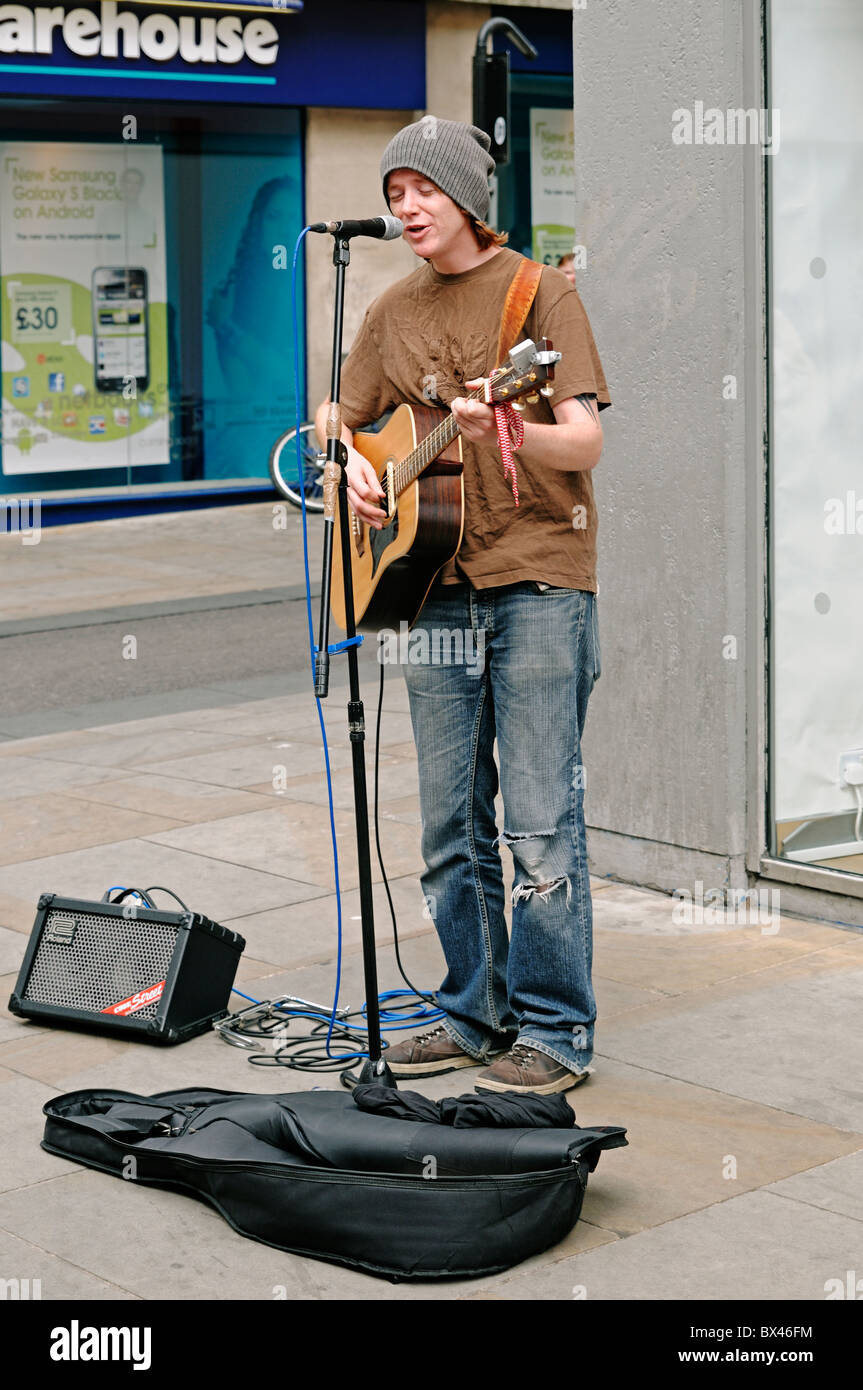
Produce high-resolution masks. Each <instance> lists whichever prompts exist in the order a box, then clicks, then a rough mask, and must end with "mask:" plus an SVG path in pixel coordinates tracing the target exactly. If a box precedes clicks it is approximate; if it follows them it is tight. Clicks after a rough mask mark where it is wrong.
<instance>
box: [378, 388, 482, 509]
mask: <svg viewBox="0 0 863 1390" xmlns="http://www.w3.org/2000/svg"><path fill="white" fill-rule="evenodd" d="M482 392H483V388H482V387H481V386H480V387H477V389H476V390H474V391H471V393H470V395H469V396H467V397H466V398H465V399H466V400H469V401H477V400H480V399H481V398H482ZM458 433H459V427H458V425H457V424H456V419H455V416H454V415H452V414H450V415H448V416H447V418H446V419H445V420H441V422H440V424H439V425H435V428H434V429H433V430H431V431H430V432H429V433H428V434H427V435H426V437H425V439H423V440H422V441H421V442H420V443H419V444H418V445H417V447H416V448H415V449H413V450H412V451H411V453H409V454H406V455H405V457H404V458H403V459H402V460H401V461H400V462H399V463H397V464H396V466H395V468H394V469H393V482H394V484H395V491H396V496H397V497H398V496H399V494H400V493H402V492H404V490H405V488H406V487H407V486H408V484H409V483H412V482H414V481H415V480H416V479H417V478H418V477H419V475H420V473H422V471H423V469H424V468H428V466H429V464H430V463H431V462H432V461H433V460H434V459H436V458H437V456H438V454H441V453H443V451H444V449H445V448H446V447H447V445H448V444H451V443H452V441H453V440H454V439H455V437H456V435H457V434H458Z"/></svg>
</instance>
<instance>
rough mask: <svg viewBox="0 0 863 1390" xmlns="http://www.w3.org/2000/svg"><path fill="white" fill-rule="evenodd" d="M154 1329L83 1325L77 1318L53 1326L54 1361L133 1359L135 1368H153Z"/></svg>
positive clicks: (52, 1352)
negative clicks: (151, 1366) (67, 1323)
mask: <svg viewBox="0 0 863 1390" xmlns="http://www.w3.org/2000/svg"><path fill="white" fill-rule="evenodd" d="M151 1344H152V1329H151V1328H149V1327H82V1326H81V1324H80V1323H79V1321H78V1319H77V1318H73V1319H72V1322H71V1323H70V1324H69V1326H68V1327H54V1328H52V1330H51V1349H50V1355H51V1360H52V1361H131V1363H132V1369H133V1370H135V1371H149V1369H150V1363H151V1354H150V1353H151Z"/></svg>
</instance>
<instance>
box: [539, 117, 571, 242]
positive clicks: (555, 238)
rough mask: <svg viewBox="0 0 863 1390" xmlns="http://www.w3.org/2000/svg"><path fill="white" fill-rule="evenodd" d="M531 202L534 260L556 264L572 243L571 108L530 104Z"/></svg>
mask: <svg viewBox="0 0 863 1390" xmlns="http://www.w3.org/2000/svg"><path fill="white" fill-rule="evenodd" d="M530 203H531V222H532V224H533V250H532V255H533V258H534V260H536V261H541V262H542V263H543V264H545V265H557V262H558V261H559V260H560V258H561V256H568V255H570V253H571V252H572V248H573V245H574V243H575V134H574V126H573V118H572V111H569V110H566V109H560V110H557V109H554V108H548V109H544V108H542V107H535V106H534V107H531V111H530Z"/></svg>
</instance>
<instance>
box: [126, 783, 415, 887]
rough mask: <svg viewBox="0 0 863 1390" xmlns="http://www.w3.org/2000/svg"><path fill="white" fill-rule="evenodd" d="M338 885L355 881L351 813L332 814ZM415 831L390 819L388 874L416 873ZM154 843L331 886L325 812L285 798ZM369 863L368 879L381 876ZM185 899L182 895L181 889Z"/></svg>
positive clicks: (187, 828)
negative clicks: (266, 807)
mask: <svg viewBox="0 0 863 1390" xmlns="http://www.w3.org/2000/svg"><path fill="white" fill-rule="evenodd" d="M335 827H336V837H337V840H338V845H339V875H340V881H341V883H342V885H343V886H344V887H346V888H350V887H353V886H354V884H355V883H356V882H357V867H356V825H355V821H354V816H353V813H352V812H347V811H337V812H336V813H335ZM418 838H419V837H418V835H417V832H416V829H415V828H413V827H411V826H402V825H400V824H397V823H393V824H392V825H391V826H390V829H389V832H388V834H387V858H386V864H387V874H388V876H389V874H393V875H395V876H399V877H400V876H401V875H402V874H406V873H411V872H418V871H419V869H420V868H421V863H422V861H421V858H420V853H419V844H418ZM148 839H149V841H150V843H152V844H154V845H156V844H157V845H164V846H166V847H170V848H173V849H175V850H185V851H187V852H189V853H191V854H193V855H195V856H196V857H197V856H202V855H207V856H208V857H211V858H212V860H213V862H216V863H220V864H222V865H225V866H227V865H229V864H237V865H243V866H245V867H246V868H248V869H252V870H261V871H265V872H269V873H270V874H284V876H285V877H286V878H290V879H294V880H299V881H300V882H302V883H307V884H317V885H319V886H321V887H324V888H329V887H330V886H331V885H332V882H333V865H332V850H331V844H330V820H329V811H328V809H327V808H326V807H323V806H313V805H311V804H310V803H309V802H303V801H297V802H292V801H283V802H280V803H279V804H278V805H277V806H274V807H273V808H272V809H271V810H266V811H252V812H250V813H247V814H245V815H242V816H226V817H225V818H224V819H222V820H215V821H210V822H205V823H204V824H203V825H195V826H183V827H181V828H180V829H177V830H167V831H165V832H164V833H157V834H155V835H152V836H149V837H148ZM380 876H381V874H380V867H379V866H378V864H377V861H376V860H374V859H373V862H372V878H373V879H374V880H375V881H376V882H377V881H378V880H379V879H380ZM181 896H183V897H185V894H183V893H181Z"/></svg>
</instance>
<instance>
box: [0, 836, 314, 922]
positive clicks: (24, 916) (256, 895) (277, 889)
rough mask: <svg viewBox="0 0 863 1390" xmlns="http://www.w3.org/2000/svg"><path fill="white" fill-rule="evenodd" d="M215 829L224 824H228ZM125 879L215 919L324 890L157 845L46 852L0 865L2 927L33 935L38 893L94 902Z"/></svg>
mask: <svg viewBox="0 0 863 1390" xmlns="http://www.w3.org/2000/svg"><path fill="white" fill-rule="evenodd" d="M264 814H265V815H266V814H271V813H269V812H264ZM237 819H238V820H239V821H242V820H245V819H246V817H245V816H241V817H238V818H237ZM211 824H212V825H223V824H224V821H218V820H217V821H213V822H211ZM204 848H206V846H204ZM124 881H125V882H126V883H127V884H132V885H138V886H139V887H143V888H146V887H147V886H148V885H150V884H154V883H163V884H166V886H167V887H168V888H173V889H174V891H175V892H178V893H179V894H180V897H181V898H183V899H184V901H186V902H188V903H190V904H194V908H195V911H196V912H203V913H204V915H205V916H206V917H212V918H213V919H214V920H215V921H219V920H220V918H221V917H236V916H239V915H240V914H241V913H247V912H261V911H265V910H266V909H267V908H271V907H282V906H283V905H284V904H285V903H292V902H299V901H301V900H302V899H305V898H314V897H318V896H319V894H320V886H319V885H316V884H314V883H307V882H300V881H299V880H296V879H291V878H290V877H289V876H288V875H287V874H286V873H285V874H282V873H279V872H272V873H269V872H266V871H265V870H253V869H246V868H243V867H242V866H241V865H239V864H236V863H233V862H230V863H228V862H223V861H221V860H219V859H218V858H213V857H205V855H204V854H200V853H191V852H184V851H183V850H181V849H175V848H172V847H171V846H169V845H162V844H156V843H155V842H154V841H152V840H140V839H133V840H117V841H116V842H115V843H113V844H107V845H99V846H97V847H95V848H93V849H82V850H74V851H69V852H68V853H66V854H55V855H46V856H45V857H44V858H42V859H31V860H28V861H27V862H26V863H24V864H16V865H6V866H5V867H4V868H0V923H2V925H3V926H6V927H11V928H13V929H14V930H16V931H21V932H29V931H30V930H31V928H32V926H33V918H34V916H35V912H36V903H37V901H38V899H39V895H40V894H41V893H60V894H61V895H62V896H63V897H67V898H84V899H88V900H90V901H92V900H93V899H94V897H95V898H96V899H99V898H101V896H102V893H103V892H104V891H105V889H106V888H109V887H110V886H111V884H114V883H118V882H124Z"/></svg>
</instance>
